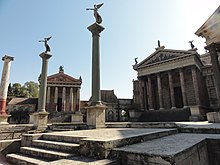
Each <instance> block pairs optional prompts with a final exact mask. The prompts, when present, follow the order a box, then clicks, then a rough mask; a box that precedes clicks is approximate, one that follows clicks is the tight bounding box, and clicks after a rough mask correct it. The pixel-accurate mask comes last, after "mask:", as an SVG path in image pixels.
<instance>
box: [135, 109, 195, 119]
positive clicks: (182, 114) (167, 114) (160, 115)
mask: <svg viewBox="0 0 220 165" xmlns="http://www.w3.org/2000/svg"><path fill="white" fill-rule="evenodd" d="M190 115H191V113H190V109H189V108H184V109H180V110H152V111H145V112H143V113H142V115H141V116H140V117H139V118H138V121H139V122H172V121H173V122H174V121H175V122H177V121H189V117H190Z"/></svg>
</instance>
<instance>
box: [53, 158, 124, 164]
mask: <svg viewBox="0 0 220 165" xmlns="http://www.w3.org/2000/svg"><path fill="white" fill-rule="evenodd" d="M50 163H51V164H53V165H60V164H65V165H87V164H89V165H121V164H120V160H119V159H115V160H110V159H101V160H98V159H95V158H87V157H82V156H75V157H72V158H70V159H61V160H56V161H52V162H50Z"/></svg>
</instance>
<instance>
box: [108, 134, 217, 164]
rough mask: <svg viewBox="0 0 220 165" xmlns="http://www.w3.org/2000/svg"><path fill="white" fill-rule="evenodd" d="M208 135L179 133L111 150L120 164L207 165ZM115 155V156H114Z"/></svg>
mask: <svg viewBox="0 0 220 165" xmlns="http://www.w3.org/2000/svg"><path fill="white" fill-rule="evenodd" d="M213 137H215V138H219V139H220V136H218V137H217V136H211V135H210V134H185V133H180V134H176V135H170V136H166V137H162V138H159V139H154V140H150V141H146V142H143V143H137V144H133V145H128V146H124V147H121V148H115V149H113V151H112V153H113V154H115V158H121V163H122V164H164V165H165V164H167V165H168V164H181V165H187V164H199V165H207V164H209V158H208V152H209V151H208V150H207V142H206V139H207V138H213ZM116 155H117V156H116Z"/></svg>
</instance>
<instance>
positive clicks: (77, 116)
mask: <svg viewBox="0 0 220 165" xmlns="http://www.w3.org/2000/svg"><path fill="white" fill-rule="evenodd" d="M71 121H72V122H79V123H82V122H83V114H81V113H74V114H72V115H71Z"/></svg>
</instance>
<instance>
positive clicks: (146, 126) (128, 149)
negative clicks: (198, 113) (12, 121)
mask: <svg viewBox="0 0 220 165" xmlns="http://www.w3.org/2000/svg"><path fill="white" fill-rule="evenodd" d="M106 126H107V127H111V128H102V129H91V130H80V131H59V132H51V133H43V134H33V135H31V134H26V135H23V137H22V147H21V149H20V153H15V154H8V155H7V158H8V160H10V161H11V162H12V163H13V164H14V163H15V164H54V165H56V164H66V165H68V164H76V165H77V164H82V165H84V164H94V165H95V164H96V165H105V164H108V165H122V164H123V165H127V164H128V165H133V164H135V165H136V164H137V165H142V164H150V165H159V164H161V165H171V164H178V165H218V164H219V162H220V154H219V151H220V134H218V131H219V132H220V124H217V123H215V124H213V123H208V122H177V123H174V122H171V123H166V122H158V123H128V122H126V123H107V124H106ZM122 127H123V128H122ZM183 132H187V133H183ZM18 162H19V163H18Z"/></svg>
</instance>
